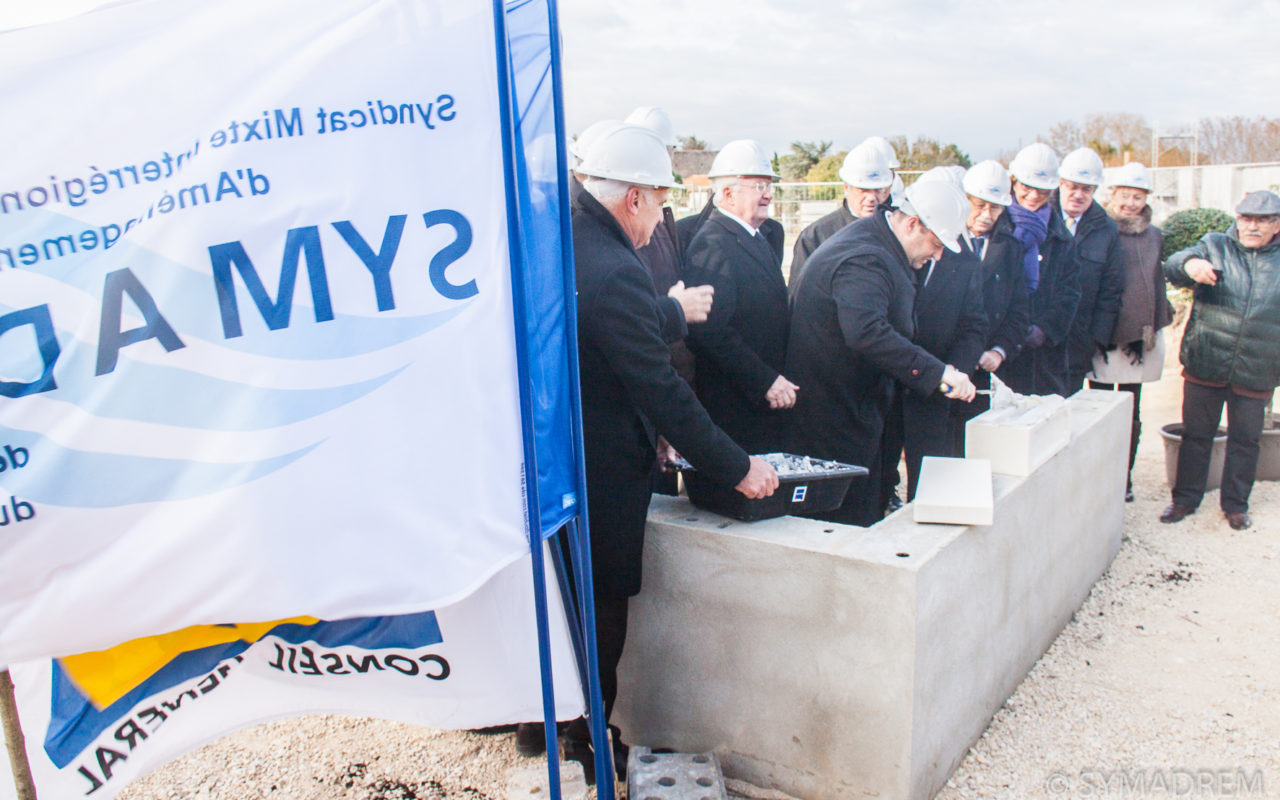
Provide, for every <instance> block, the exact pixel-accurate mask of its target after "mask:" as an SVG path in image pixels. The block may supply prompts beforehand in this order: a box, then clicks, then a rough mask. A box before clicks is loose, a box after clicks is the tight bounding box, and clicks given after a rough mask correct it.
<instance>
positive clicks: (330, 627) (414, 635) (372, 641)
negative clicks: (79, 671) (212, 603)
mask: <svg viewBox="0 0 1280 800" xmlns="http://www.w3.org/2000/svg"><path fill="white" fill-rule="evenodd" d="M267 635H268V636H277V637H279V638H281V639H283V640H284V641H286V642H288V643H290V644H304V643H306V642H315V643H316V644H318V645H320V646H322V647H329V648H336V647H343V646H353V647H361V648H364V649H365V650H387V649H400V650H414V649H418V648H422V647H430V646H432V645H436V644H440V643H441V642H443V641H444V637H443V636H442V635H441V633H440V624H439V622H438V621H437V620H436V614H435V612H434V611H424V612H422V613H420V614H402V615H398V616H394V617H360V618H356V619H348V620H339V621H336V622H321V623H318V624H316V625H296V624H286V625H280V626H277V627H275V628H273V629H272V630H271V632H270V633H268V634H267ZM248 648H249V644H248V643H247V642H243V641H238V642H229V643H227V644H222V645H214V646H212V647H204V648H201V649H199V650H189V651H187V652H185V653H182V654H181V655H179V656H177V657H176V658H174V659H173V660H172V661H170V662H169V663H168V664H166V665H165V666H164V667H162V668H161V669H160V671H158V672H156V673H155V674H154V675H152V676H151V677H149V678H147V680H145V681H143V682H142V683H141V684H139V685H138V686H137V687H135V688H134V689H132V690H131V691H130V692H129V693H128V694H126V695H125V696H124V697H122V698H120V699H119V700H117V701H116V702H114V703H112V704H111V705H109V706H107V707H106V708H104V709H102V710H99V709H97V708H96V707H95V706H94V705H93V703H91V702H90V701H89V700H88V699H87V698H85V696H84V695H83V694H81V693H80V690H79V689H78V688H76V685H75V684H74V683H73V682H72V681H71V679H70V678H69V677H68V676H67V673H66V671H65V670H63V668H62V666H61V664H59V663H58V662H57V661H54V662H53V692H52V698H51V707H50V717H49V728H48V729H47V730H46V732H45V739H44V749H45V753H47V754H48V756H49V760H50V761H52V762H53V763H54V765H55V766H57V767H58V768H59V769H62V768H63V767H66V766H67V765H68V764H70V763H71V762H72V761H74V760H75V758H76V757H77V756H78V755H80V753H82V752H83V751H84V750H85V748H87V747H88V746H89V745H90V744H92V743H93V740H94V739H96V738H98V735H99V734H101V733H102V732H103V731H105V730H107V729H108V728H110V727H111V726H112V725H117V724H120V723H121V722H123V721H124V720H125V718H126V717H127V716H128V714H129V713H130V712H131V711H132V710H133V707H134V706H136V705H137V704H138V703H139V702H140V701H141V700H142V699H143V698H146V697H150V696H152V695H155V694H158V693H160V692H163V691H164V690H166V689H171V688H173V687H174V686H178V685H179V684H183V683H186V682H187V681H190V680H192V679H194V678H198V677H200V676H201V675H208V674H210V673H212V672H213V671H214V669H216V668H217V666H218V665H219V664H220V663H222V662H223V661H226V660H228V659H232V658H235V657H236V656H238V655H240V654H241V653H243V652H244V651H245V650H247V649H248ZM165 701H167V704H166V702H165ZM183 701H186V702H192V701H193V700H192V698H191V697H189V696H187V695H185V693H184V694H182V695H179V696H178V697H171V698H163V699H162V700H160V701H158V702H157V706H158V707H159V710H160V711H162V712H165V711H174V710H176V709H177V708H179V707H181V704H182V703H183ZM166 706H167V707H166Z"/></svg>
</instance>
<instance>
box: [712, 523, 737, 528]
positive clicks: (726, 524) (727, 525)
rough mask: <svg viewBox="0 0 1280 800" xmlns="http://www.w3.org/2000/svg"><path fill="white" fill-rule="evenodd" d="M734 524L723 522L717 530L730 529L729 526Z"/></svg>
mask: <svg viewBox="0 0 1280 800" xmlns="http://www.w3.org/2000/svg"><path fill="white" fill-rule="evenodd" d="M732 524H733V523H732V522H721V523H720V524H719V525H717V526H716V527H717V528H727V527H729V526H730V525H732Z"/></svg>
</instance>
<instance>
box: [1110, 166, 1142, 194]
mask: <svg viewBox="0 0 1280 800" xmlns="http://www.w3.org/2000/svg"><path fill="white" fill-rule="evenodd" d="M1108 182H1109V183H1110V184H1111V185H1112V186H1128V187H1131V188H1133V189H1141V190H1142V191H1144V192H1149V191H1151V173H1150V172H1149V171H1148V170H1147V168H1146V166H1145V165H1144V164H1142V163H1141V162H1138V161H1130V162H1129V163H1128V164H1125V165H1124V166H1123V167H1119V168H1118V169H1116V170H1114V171H1112V173H1111V180H1110V181H1108Z"/></svg>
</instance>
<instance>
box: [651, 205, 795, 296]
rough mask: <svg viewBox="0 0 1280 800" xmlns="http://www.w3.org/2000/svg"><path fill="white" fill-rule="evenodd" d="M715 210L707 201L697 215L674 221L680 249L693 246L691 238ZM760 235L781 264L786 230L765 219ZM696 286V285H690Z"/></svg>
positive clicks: (778, 224) (714, 206) (775, 222)
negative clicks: (762, 235)
mask: <svg viewBox="0 0 1280 800" xmlns="http://www.w3.org/2000/svg"><path fill="white" fill-rule="evenodd" d="M715 210H716V204H715V198H714V197H713V198H712V199H710V200H708V201H707V204H706V205H705V206H703V207H702V210H701V211H699V212H698V213H697V214H691V215H689V216H687V217H681V218H680V219H679V220H677V221H676V230H677V231H678V232H679V235H680V249H681V250H682V251H683V252H685V253H687V252H689V246H690V245H691V244H693V237H695V236H697V235H698V230H699V229H701V228H702V225H703V224H704V223H705V222H706V221H707V219H709V218H710V217H711V212H712V211H715ZM760 233H762V234H764V239H765V241H766V242H768V243H769V246H770V247H772V248H773V249H774V251H775V252H776V253H777V254H778V263H779V264H781V263H782V251H783V248H784V247H785V246H786V240H787V230H786V228H784V227H782V223H781V222H778V221H777V220H776V219H773V218H772V217H770V218H769V219H766V220H765V221H764V223H763V224H762V225H761V226H760ZM690 285H696V284H690Z"/></svg>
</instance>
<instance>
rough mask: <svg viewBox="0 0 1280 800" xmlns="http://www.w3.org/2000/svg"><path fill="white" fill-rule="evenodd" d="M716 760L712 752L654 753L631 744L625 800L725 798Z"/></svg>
mask: <svg viewBox="0 0 1280 800" xmlns="http://www.w3.org/2000/svg"><path fill="white" fill-rule="evenodd" d="M727 797H728V795H727V794H726V793H725V788H724V775H723V774H722V773H721V772H720V762H719V760H717V759H716V757H715V755H713V754H712V753H655V752H653V751H652V750H650V749H649V748H647V747H632V748H631V754H630V755H629V756H628V758H627V798H628V800H727Z"/></svg>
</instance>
